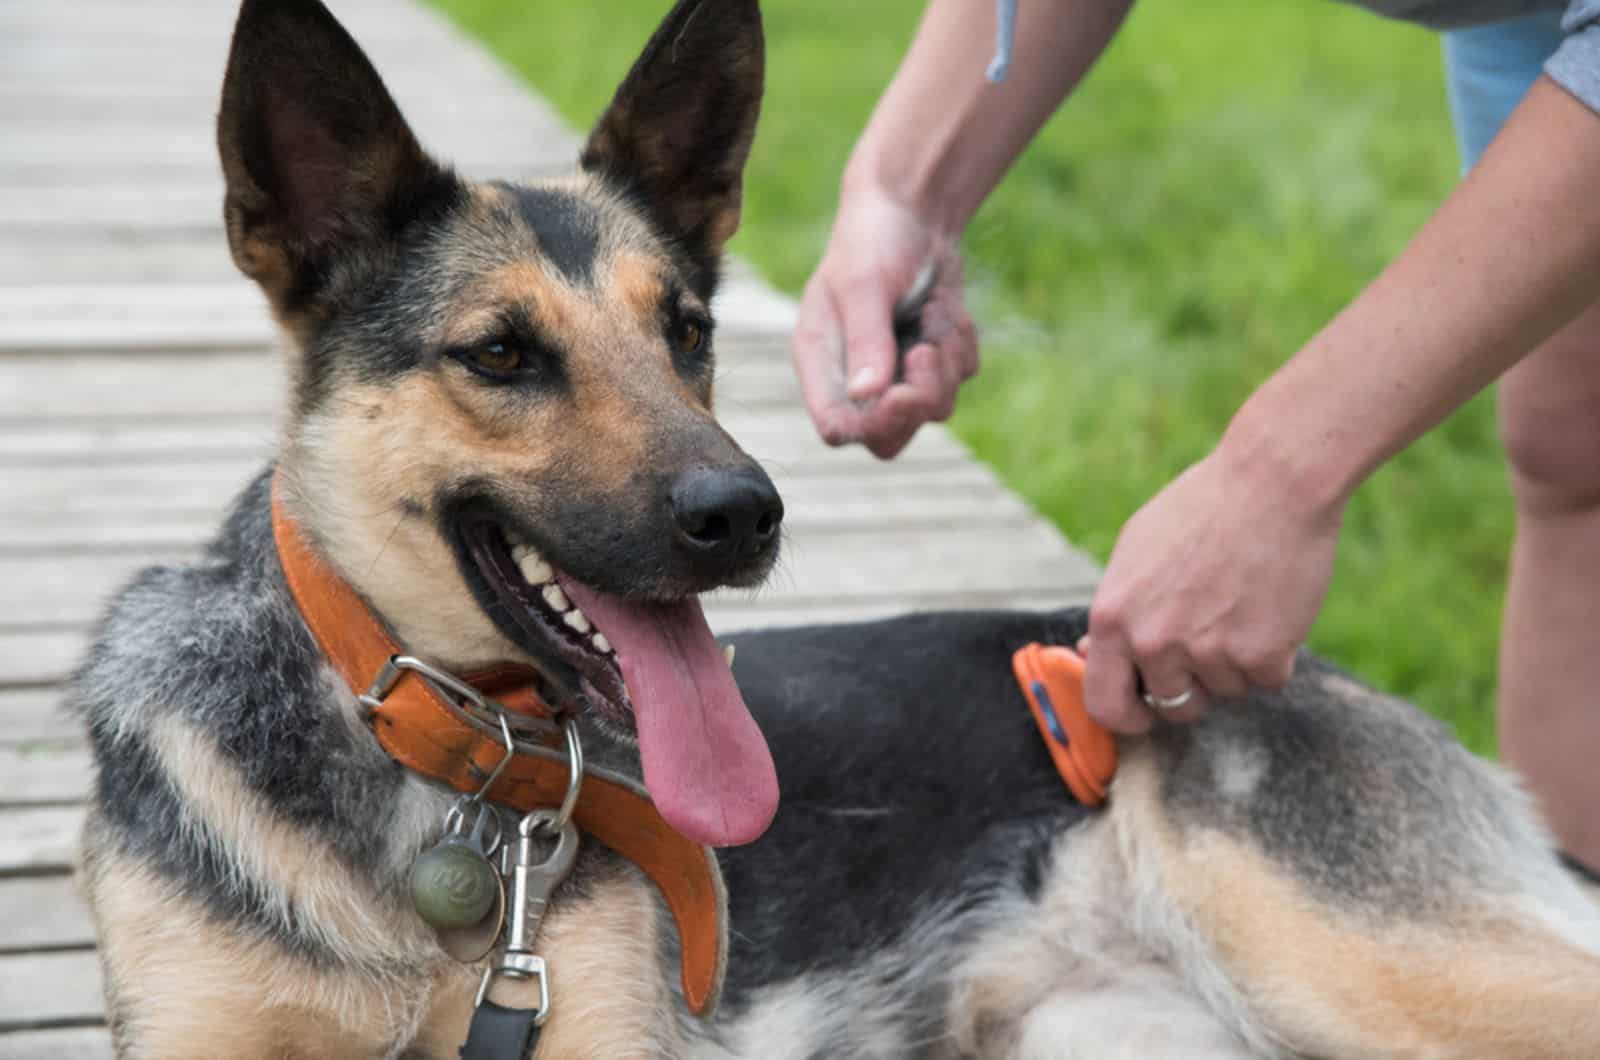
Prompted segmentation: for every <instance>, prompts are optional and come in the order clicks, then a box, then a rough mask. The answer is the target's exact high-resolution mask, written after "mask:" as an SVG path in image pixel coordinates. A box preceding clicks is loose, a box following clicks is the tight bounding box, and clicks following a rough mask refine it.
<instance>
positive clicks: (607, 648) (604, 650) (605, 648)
mask: <svg viewBox="0 0 1600 1060" xmlns="http://www.w3.org/2000/svg"><path fill="white" fill-rule="evenodd" d="M589 643H590V644H593V645H594V650H595V651H597V652H599V653H600V654H601V655H610V654H611V642H610V641H609V640H606V635H605V634H604V633H596V634H595V635H594V636H592V637H590V638H589Z"/></svg>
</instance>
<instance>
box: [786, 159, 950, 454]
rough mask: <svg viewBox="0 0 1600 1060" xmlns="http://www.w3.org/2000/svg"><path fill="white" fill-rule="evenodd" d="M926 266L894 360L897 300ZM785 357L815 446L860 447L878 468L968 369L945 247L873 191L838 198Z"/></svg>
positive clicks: (946, 410)
mask: <svg viewBox="0 0 1600 1060" xmlns="http://www.w3.org/2000/svg"><path fill="white" fill-rule="evenodd" d="M928 269H931V270H932V271H931V278H932V279H931V287H929V288H928V291H927V297H926V299H925V301H924V302H923V305H922V310H921V313H920V319H917V320H915V321H913V322H912V323H914V324H915V325H917V326H916V327H914V328H912V329H911V331H912V333H913V334H915V335H916V336H917V337H916V338H915V340H914V345H912V346H911V347H910V348H909V349H908V350H906V352H905V355H904V358H903V360H901V358H900V355H899V353H898V351H897V348H896V341H895V327H894V312H895V307H896V303H897V302H900V301H901V300H902V299H904V298H905V297H906V296H907V295H908V294H910V293H911V292H912V291H913V290H914V288H916V287H917V285H918V280H919V278H921V277H922V276H923V275H924V270H928ZM792 352H793V355H794V366H795V372H796V374H797V375H798V376H799V378H800V390H801V392H802V394H803V395H804V397H805V402H806V408H807V409H808V410H809V411H810V413H811V419H812V422H813V423H815V424H816V427H817V431H818V433H819V434H821V435H822V439H823V441H825V442H827V443H828V444H829V445H845V444H847V443H850V442H861V443H863V444H864V445H865V446H866V447H867V448H868V449H870V450H871V451H872V452H873V453H874V454H875V455H876V456H878V457H880V458H882V459H885V460H887V459H888V458H890V457H892V456H894V455H895V454H896V453H898V452H900V450H901V449H903V448H905V446H906V443H907V442H909V441H910V440H911V437H912V435H914V434H916V432H917V428H919V427H921V426H922V425H923V424H924V423H927V422H929V421H942V420H946V419H948V418H949V417H950V413H951V412H952V411H954V409H955V400H956V391H957V390H958V389H959V388H960V386H961V384H962V383H963V382H965V381H966V380H968V379H970V378H971V377H972V375H973V374H974V373H975V372H977V370H978V335H977V329H976V328H975V327H974V326H973V323H972V318H971V316H969V315H968V313H967V309H966V305H965V304H964V303H963V301H962V297H961V258H960V255H959V254H957V252H956V249H955V244H954V242H953V241H952V240H951V239H950V238H949V237H948V236H946V235H944V234H942V233H940V232H939V231H937V230H936V229H935V227H934V226H933V225H931V224H929V223H927V222H925V221H924V220H922V219H921V218H919V217H918V216H917V215H916V214H915V213H914V212H913V211H912V210H910V209H909V208H908V207H906V206H904V205H902V204H901V203H899V202H896V201H895V200H894V199H892V198H891V197H890V196H889V195H888V194H886V193H885V192H883V191H882V190H881V189H877V188H873V187H870V186H864V187H858V188H856V189H853V190H848V191H846V193H845V194H844V195H843V196H842V197H841V198H840V201H839V213H838V216H837V217H835V218H834V223H833V234H832V235H831V236H830V237H829V240H828V249H827V251H826V253H824V255H823V258H822V262H821V264H819V265H818V266H817V269H816V272H814V273H813V274H812V276H811V280H810V282H808V283H807V284H806V289H805V294H804V295H803V296H802V297H801V299H800V320H799V323H798V324H797V326H796V328H795V334H794V340H793V344H792ZM897 367H898V368H900V370H899V371H897Z"/></svg>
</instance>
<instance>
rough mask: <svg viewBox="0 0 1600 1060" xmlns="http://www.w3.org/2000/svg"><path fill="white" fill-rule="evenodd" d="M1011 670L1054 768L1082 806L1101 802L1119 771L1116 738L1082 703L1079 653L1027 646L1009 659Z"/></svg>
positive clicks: (1064, 649) (1081, 665)
mask: <svg viewBox="0 0 1600 1060" xmlns="http://www.w3.org/2000/svg"><path fill="white" fill-rule="evenodd" d="M1011 669H1012V672H1013V673H1015V674H1016V675H1017V683H1018V684H1019V685H1021V686H1022V695H1023V697H1024V698H1025V699H1027V701H1028V709H1029V710H1031V711H1033V720H1034V722H1035V723H1037V724H1038V726H1039V735H1040V736H1042V737H1044V743H1045V746H1046V747H1047V748H1049V750H1050V759H1051V761H1053V762H1054V763H1055V764H1056V772H1057V773H1060V774H1061V779H1062V780H1063V781H1065V782H1066V785H1067V787H1068V788H1070V789H1071V790H1072V794H1073V796H1074V797H1075V798H1076V799H1077V800H1078V801H1079V802H1081V803H1083V804H1084V805H1085V806H1098V805H1100V804H1101V803H1102V802H1105V801H1106V793H1107V789H1108V788H1109V787H1110V785H1111V778H1112V777H1114V776H1116V773H1117V740H1116V737H1115V736H1113V735H1111V732H1110V730H1108V729H1106V728H1105V727H1104V726H1102V725H1101V724H1100V723H1099V722H1097V721H1095V720H1094V719H1093V718H1092V717H1090V716H1089V710H1088V708H1087V707H1086V706H1085V705H1084V700H1083V657H1082V656H1080V655H1079V654H1078V653H1077V652H1075V651H1073V650H1072V649H1071V648H1062V647H1053V646H1047V645H1044V644H1027V645H1024V646H1023V647H1021V648H1019V649H1017V652H1016V654H1015V655H1013V656H1012V657H1011Z"/></svg>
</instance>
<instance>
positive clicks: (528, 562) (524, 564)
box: [511, 548, 556, 585]
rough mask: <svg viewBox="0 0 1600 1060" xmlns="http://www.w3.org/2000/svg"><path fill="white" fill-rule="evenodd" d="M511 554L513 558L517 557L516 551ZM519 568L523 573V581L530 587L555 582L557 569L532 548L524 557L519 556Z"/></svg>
mask: <svg viewBox="0 0 1600 1060" xmlns="http://www.w3.org/2000/svg"><path fill="white" fill-rule="evenodd" d="M511 554H512V555H513V556H516V555H517V554H516V552H515V551H513V552H512V553H511ZM517 567H518V569H520V570H521V571H522V577H523V580H524V581H526V582H527V583H528V584H529V585H543V584H545V583H546V582H549V581H554V580H555V576H556V572H555V568H553V567H551V566H550V564H549V563H548V562H546V561H545V558H544V557H543V556H541V555H539V553H538V552H535V551H534V550H533V549H531V548H530V549H528V550H527V551H526V552H524V553H523V554H522V555H520V556H517Z"/></svg>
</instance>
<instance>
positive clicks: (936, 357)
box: [793, 0, 1131, 458]
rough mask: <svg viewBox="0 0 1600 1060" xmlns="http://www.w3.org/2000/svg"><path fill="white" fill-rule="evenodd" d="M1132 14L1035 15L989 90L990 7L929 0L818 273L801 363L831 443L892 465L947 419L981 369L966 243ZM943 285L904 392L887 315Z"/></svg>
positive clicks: (1041, 3)
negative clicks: (997, 189) (964, 277)
mask: <svg viewBox="0 0 1600 1060" xmlns="http://www.w3.org/2000/svg"><path fill="white" fill-rule="evenodd" d="M1130 3H1131V0H1028V2H1024V3H1022V4H1021V5H1020V7H1019V11H1018V22H1017V30H1016V42H1015V49H1014V52H1013V56H1012V63H1011V70H1010V75H1009V77H1008V78H1007V80H1006V81H1005V82H1003V83H1001V84H999V85H993V84H990V83H989V82H988V81H987V80H986V79H985V76H984V71H985V68H986V67H987V65H988V62H989V59H990V57H991V55H992V54H993V27H994V21H993V20H994V13H993V6H992V5H991V4H988V3H981V2H979V0H932V2H931V3H930V4H929V5H928V8H927V11H926V12H925V14H924V16H923V20H922V23H921V26H920V27H919V29H918V31H917V35H916V38H915V40H914V41H913V42H912V45H911V48H910V50H909V51H908V52H907V54H906V57H905V59H904V61H903V62H902V63H901V66H900V69H899V71H898V73H897V74H896V75H895V78H894V81H893V82H892V83H891V84H890V85H889V87H888V89H887V90H886V91H885V92H884V95H883V98H882V99H880V100H879V102H878V106H877V108H876V109H875V110H874V112H873V116H872V118H871V120H870V122H869V123H868V125H867V128H866V130H865V132H863V133H862V136H861V139H860V140H859V142H858V143H857V144H856V147H855V149H854V151H853V152H852V154H851V157H850V161H849V163H848V165H847V166H846V168H845V173H844V176H843V179H842V180H841V182H840V201H839V210H838V214H837V216H836V217H835V220H834V225H833V232H832V235H831V237H830V239H829V243H828V248H827V251H826V252H825V254H824V256H823V259H822V262H821V264H820V265H818V267H817V270H816V272H815V273H814V274H813V275H812V277H811V280H810V282H809V283H808V284H807V285H806V290H805V294H804V296H803V297H802V299H801V306H800V320H799V324H798V326H797V328H796V331H795V337H794V345H793V353H794V361H795V368H796V371H797V373H798V375H799V377H800V384H801V389H802V391H803V393H804V395H805V400H806V406H807V408H808V409H809V410H810V412H811V416H812V419H813V421H814V422H815V423H816V425H817V429H818V430H819V431H820V432H821V434H822V436H823V438H824V439H825V440H826V441H828V442H829V444H833V445H840V444H844V443H847V442H855V441H861V442H864V443H865V444H866V445H867V446H868V448H870V449H871V450H872V451H873V452H874V453H876V454H877V455H878V456H880V457H885V458H887V457H890V456H893V455H894V454H895V453H897V452H899V451H900V449H901V448H903V447H904V446H905V444H906V443H907V442H908V441H910V439H911V436H912V435H913V434H914V433H915V432H916V429H917V428H918V427H919V426H921V424H923V423H924V422H927V421H929V420H941V419H945V418H947V417H948V416H949V414H950V411H951V409H952V408H953V406H954V401H955V393H956V390H957V388H958V387H959V386H960V384H961V382H963V381H964V380H966V379H967V378H969V377H970V376H971V375H972V373H973V372H975V371H976V370H977V363H978V362H977V335H976V331H975V329H974V328H973V324H972V320H971V317H970V316H969V315H968V314H967V311H966V308H965V305H964V303H963V301H962V295H961V265H960V258H959V256H958V254H957V252H956V249H955V248H956V242H957V240H958V239H959V238H960V236H961V232H962V230H963V229H964V228H965V227H966V224H967V222H968V220H970V219H971V217H972V214H973V213H974V212H976V210H977V208H978V206H979V205H980V204H981V203H982V202H983V200H984V198H985V196H987V195H988V193H989V191H990V190H991V189H992V188H993V187H994V185H995V184H996V183H998V182H999V180H1000V178H1001V177H1002V176H1003V175H1004V174H1005V172H1006V170H1007V169H1008V168H1009V167H1010V165H1011V163H1012V162H1013V161H1014V160H1015V158H1016V156H1017V155H1018V154H1019V153H1020V152H1021V151H1022V149H1023V147H1024V146H1026V145H1027V143H1028V141H1029V140H1031V139H1032V137H1033V135H1034V134H1035V133H1036V132H1037V131H1038V129H1039V127H1040V126H1041V125H1042V124H1043V123H1044V121H1045V120H1046V119H1047V118H1048V117H1049V116H1050V114H1051V113H1052V112H1053V111H1054V110H1055V108H1056V106H1057V105H1058V104H1059V103H1060V102H1061V100H1062V98H1063V97H1065V95H1066V94H1067V93H1068V92H1069V91H1070V90H1071V89H1072V87H1073V86H1074V85H1075V84H1077V82H1078V81H1079V79H1081V78H1082V76H1083V75H1084V73H1085V72H1087V71H1088V69H1089V67H1090V66H1091V65H1092V64H1093V62H1094V60H1095V59H1096V58H1097V57H1098V56H1099V55H1100V53H1101V52H1102V51H1103V50H1104V48H1105V46H1106V44H1107V43H1108V42H1109V41H1110V39H1111V36H1112V34H1113V33H1114V32H1115V31H1116V28H1117V26H1118V25H1119V24H1120V23H1121V21H1122V18H1123V16H1124V14H1125V13H1126V12H1127V9H1128V7H1129V5H1130ZM927 265H932V266H934V268H935V270H936V272H935V276H936V279H935V282H934V286H933V289H932V292H931V295H930V297H929V299H928V302H927V305H926V308H925V309H924V310H923V314H922V319H921V322H920V323H921V334H922V340H921V341H919V342H918V343H917V344H916V345H915V346H914V347H913V348H911V349H910V350H909V351H907V354H906V358H905V365H904V368H905V370H904V379H903V381H900V382H894V381H893V376H894V368H895V360H896V350H895V342H894V336H893V332H892V327H891V322H890V318H891V312H892V309H893V306H894V304H895V302H896V300H897V299H899V298H900V297H901V296H903V295H904V294H906V293H907V292H908V291H909V290H910V289H911V288H912V285H913V283H914V282H915V280H916V278H917V275H918V273H919V272H920V271H921V270H922V269H923V267H924V266H927Z"/></svg>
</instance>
